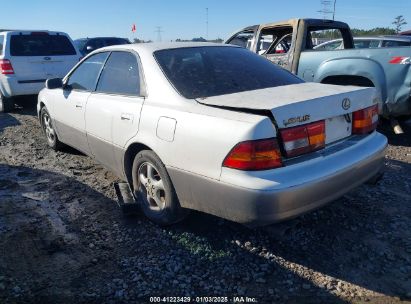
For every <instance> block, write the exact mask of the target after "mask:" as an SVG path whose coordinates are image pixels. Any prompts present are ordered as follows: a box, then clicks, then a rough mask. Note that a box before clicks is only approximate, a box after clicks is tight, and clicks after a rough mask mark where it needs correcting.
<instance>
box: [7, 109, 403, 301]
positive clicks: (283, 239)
mask: <svg viewBox="0 0 411 304" xmlns="http://www.w3.org/2000/svg"><path fill="white" fill-rule="evenodd" d="M32 103H33V102H32ZM382 131H383V132H384V133H385V134H386V135H387V136H388V137H389V140H390V146H389V148H388V149H387V155H386V162H385V163H386V174H385V176H384V178H383V180H382V181H381V182H380V183H379V184H378V185H376V186H372V185H363V186H361V187H359V188H358V189H356V190H354V191H352V192H350V193H348V194H347V195H345V196H344V197H342V198H341V199H339V200H337V201H335V202H333V203H331V204H329V205H327V206H326V207H324V208H322V209H320V210H318V211H316V212H311V213H309V214H306V215H304V216H302V217H299V218H297V219H295V220H292V221H288V222H286V223H283V224H277V225H273V226H269V227H264V228H259V229H254V230H251V229H248V228H246V227H243V226H241V225H238V224H234V223H231V222H228V221H225V220H222V219H218V218H216V217H213V216H209V215H205V214H201V213H196V212H193V213H192V214H191V215H190V217H189V218H188V219H187V220H186V221H184V222H183V223H180V224H177V225H175V226H172V227H168V228H159V227H157V226H156V225H154V224H152V223H151V222H149V221H148V220H146V219H145V218H144V216H143V215H141V214H140V213H139V212H137V213H136V214H133V215H127V216H126V215H124V214H123V213H122V212H121V210H120V209H119V208H118V206H117V200H116V197H115V192H114V188H113V182H115V181H116V180H117V179H116V177H115V176H114V175H113V174H112V173H110V172H109V171H107V170H106V169H104V168H103V167H101V166H100V165H98V164H96V163H95V162H94V161H93V160H92V159H90V158H89V157H86V156H84V155H82V154H80V153H78V152H76V151H75V150H72V149H67V150H66V151H64V152H58V153H56V152H54V151H51V150H50V149H48V148H47V147H46V143H45V138H44V136H43V134H42V132H41V130H40V127H39V123H38V121H37V118H36V116H35V109H34V106H31V107H28V108H27V109H25V110H17V111H15V112H14V113H11V114H0V250H1V254H0V303H15V302H16V303H21V302H36V303H72V302H77V303H78V302H84V303H148V302H150V298H149V297H150V296H165V297H183V296H191V297H192V299H195V297H200V296H220V297H228V300H229V301H233V300H234V296H238V297H241V296H242V297H246V296H247V297H249V298H251V297H254V298H255V300H256V301H258V302H259V303H273V302H278V303H346V302H348V303H362V302H372V303H397V302H401V301H404V302H408V303H411V302H410V301H407V299H408V300H410V299H411V230H410V229H409V227H410V224H411V221H410V220H411V175H410V173H411V136H410V134H411V128H410V129H408V130H406V131H407V134H405V135H402V136H394V135H392V134H391V132H390V130H389V128H385V129H382ZM244 299H245V298H244ZM166 300H167V299H166ZM168 300H169V302H172V301H173V300H178V299H173V298H169V299H168ZM180 300H181V299H180ZM198 300H200V299H198Z"/></svg>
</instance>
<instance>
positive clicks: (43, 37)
mask: <svg viewBox="0 0 411 304" xmlns="http://www.w3.org/2000/svg"><path fill="white" fill-rule="evenodd" d="M80 58H81V55H80V52H79V51H78V50H77V49H76V47H75V46H74V44H73V41H72V40H71V39H70V37H69V36H68V35H67V34H66V33H62V32H51V31H19V30H13V31H2V32H0V112H2V111H3V112H6V111H9V110H11V109H13V108H14V102H13V99H12V97H14V96H19V95H34V94H38V93H39V92H40V90H41V89H42V88H44V83H45V81H46V79H48V78H55V77H60V78H61V77H63V76H64V75H65V74H67V72H68V71H69V70H70V69H71V68H72V67H73V66H74V65H75V64H76V63H77V62H78V61H79V59H80Z"/></svg>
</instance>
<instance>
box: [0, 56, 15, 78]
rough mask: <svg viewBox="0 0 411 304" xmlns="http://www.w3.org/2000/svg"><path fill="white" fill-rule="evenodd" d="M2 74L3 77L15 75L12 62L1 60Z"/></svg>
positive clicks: (0, 68) (0, 69)
mask: <svg viewBox="0 0 411 304" xmlns="http://www.w3.org/2000/svg"><path fill="white" fill-rule="evenodd" d="M0 73H2V74H3V75H10V74H14V70H13V66H12V65H11V62H10V60H8V59H0Z"/></svg>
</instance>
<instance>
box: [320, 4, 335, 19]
mask: <svg viewBox="0 0 411 304" xmlns="http://www.w3.org/2000/svg"><path fill="white" fill-rule="evenodd" d="M321 5H322V7H323V8H322V10H320V11H318V12H319V13H322V14H323V19H324V20H325V19H327V17H328V16H329V15H330V14H331V13H332V11H330V5H331V0H321Z"/></svg>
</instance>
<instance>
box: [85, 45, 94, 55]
mask: <svg viewBox="0 0 411 304" xmlns="http://www.w3.org/2000/svg"><path fill="white" fill-rule="evenodd" d="M86 50H87V52H88V53H90V52H91V51H94V48H93V47H92V46H91V45H88V46H87V47H86Z"/></svg>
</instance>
